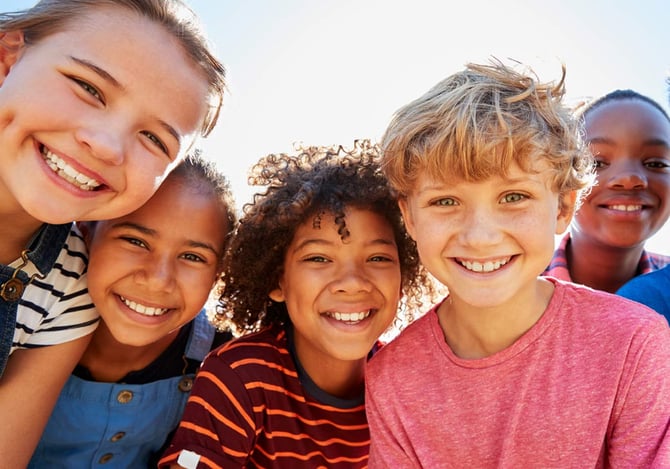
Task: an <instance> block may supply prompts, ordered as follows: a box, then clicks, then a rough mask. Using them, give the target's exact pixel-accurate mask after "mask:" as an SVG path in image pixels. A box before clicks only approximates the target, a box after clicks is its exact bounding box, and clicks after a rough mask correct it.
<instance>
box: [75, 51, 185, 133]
mask: <svg viewBox="0 0 670 469" xmlns="http://www.w3.org/2000/svg"><path fill="white" fill-rule="evenodd" d="M69 57H70V60H72V61H73V62H76V63H78V64H79V65H81V66H82V67H86V68H87V69H89V70H90V71H92V72H93V73H95V74H96V75H98V76H99V77H100V78H102V79H103V80H105V81H106V82H108V83H109V84H111V85H112V86H113V87H114V88H117V89H119V90H121V91H124V90H125V89H126V87H125V86H123V85H122V84H121V83H120V82H119V81H118V80H117V79H116V78H114V77H113V76H112V74H111V73H109V72H108V71H107V70H105V69H104V68H102V67H99V66H98V65H96V64H94V63H93V62H91V61H89V60H86V59H80V58H78V57H74V56H72V55H71V56H69ZM158 122H159V123H160V125H161V127H163V128H164V129H165V130H166V131H167V132H168V133H169V134H170V135H172V136H173V137H174V138H175V140H177V142H178V143H179V144H180V145H181V136H180V135H179V132H177V131H176V130H175V128H174V127H172V126H171V125H170V124H168V123H167V122H165V121H164V120H161V119H158Z"/></svg>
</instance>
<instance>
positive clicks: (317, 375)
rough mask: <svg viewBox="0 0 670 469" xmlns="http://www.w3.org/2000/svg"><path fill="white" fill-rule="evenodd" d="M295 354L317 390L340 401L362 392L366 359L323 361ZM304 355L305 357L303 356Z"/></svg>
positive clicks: (298, 349) (308, 355) (332, 359)
mask: <svg viewBox="0 0 670 469" xmlns="http://www.w3.org/2000/svg"><path fill="white" fill-rule="evenodd" d="M296 354H297V356H298V360H300V364H301V365H302V367H303V368H304V370H305V372H307V374H308V375H309V377H310V378H311V379H312V381H313V382H314V384H316V385H317V386H318V387H319V389H321V390H323V391H325V392H327V393H328V394H330V395H332V396H336V397H339V398H342V399H354V398H356V397H358V396H361V395H362V394H363V392H364V389H365V388H364V381H363V379H364V369H365V361H366V360H367V357H364V358H362V359H358V360H339V359H336V358H332V357H330V358H327V359H325V360H324V359H323V356H319V357H315V356H313V355H312V354H301V353H300V347H299V346H298V344H296ZM303 355H305V356H303Z"/></svg>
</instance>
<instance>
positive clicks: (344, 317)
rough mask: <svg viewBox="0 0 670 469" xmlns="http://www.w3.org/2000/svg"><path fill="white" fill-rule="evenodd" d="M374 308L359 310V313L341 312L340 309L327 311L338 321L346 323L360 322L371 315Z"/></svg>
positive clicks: (328, 314) (329, 315)
mask: <svg viewBox="0 0 670 469" xmlns="http://www.w3.org/2000/svg"><path fill="white" fill-rule="evenodd" d="M371 313H372V310H371V309H369V310H367V311H359V312H357V313H341V312H339V311H330V312H327V313H325V314H326V316H328V317H329V318H332V319H335V320H336V321H342V322H344V323H346V324H358V323H359V322H361V321H362V320H363V319H365V318H367V317H368V316H370V314H371Z"/></svg>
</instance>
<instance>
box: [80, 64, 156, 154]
mask: <svg viewBox="0 0 670 469" xmlns="http://www.w3.org/2000/svg"><path fill="white" fill-rule="evenodd" d="M70 79H71V80H73V81H74V82H75V83H77V85H79V87H81V88H82V89H83V90H84V91H85V92H86V93H88V94H90V95H91V96H92V97H93V98H94V99H96V100H97V101H99V102H100V103H102V104H106V103H105V99H104V98H103V96H102V93H101V92H100V91H98V89H97V88H96V87H95V86H93V85H91V84H90V83H88V82H86V81H84V80H81V79H79V78H75V77H70ZM141 133H142V135H144V136H145V137H147V138H148V139H149V140H150V141H151V143H153V144H154V145H156V146H157V147H158V148H159V149H160V151H162V152H163V153H165V154H166V155H167V154H168V148H167V146H166V145H165V144H164V143H163V142H162V141H161V139H159V138H158V137H157V136H156V135H154V134H153V133H151V132H148V131H142V132H141Z"/></svg>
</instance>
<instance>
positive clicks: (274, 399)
mask: <svg viewBox="0 0 670 469" xmlns="http://www.w3.org/2000/svg"><path fill="white" fill-rule="evenodd" d="M288 337H290V332H289V333H288V334H287V333H285V331H284V330H283V329H281V328H270V329H266V330H264V331H261V332H258V333H256V334H250V335H247V336H244V337H241V338H239V339H236V340H234V341H232V342H230V343H228V344H225V345H224V346H222V347H221V348H219V349H217V350H215V351H214V352H212V353H211V354H210V355H209V356H208V358H207V359H206V360H205V362H204V364H203V367H202V368H201V370H200V371H199V372H198V375H197V377H196V381H195V384H194V387H193V391H192V393H191V397H190V398H189V401H188V403H187V404H186V410H185V412H184V416H183V418H182V422H181V424H180V425H179V428H178V430H177V432H176V435H175V437H174V439H173V440H172V443H171V445H170V447H169V449H168V450H167V452H166V453H165V455H164V457H163V459H162V460H161V461H160V463H159V467H163V468H165V467H169V465H170V464H175V462H176V461H177V458H178V457H179V455H180V452H181V451H182V450H189V451H192V452H195V453H197V454H198V455H199V456H200V462H199V464H198V466H197V467H198V468H223V467H261V468H280V467H281V468H297V467H306V468H317V467H328V468H342V469H344V468H347V469H351V468H362V467H367V461H368V451H369V444H370V437H369V431H368V425H367V421H366V417H365V408H364V405H363V396H362V395H361V396H360V398H359V399H356V400H355V401H347V400H343V399H338V398H335V397H334V396H330V395H327V394H325V393H323V391H320V390H319V389H318V388H316V386H314V383H312V382H311V381H310V380H309V378H308V377H307V376H304V375H303V373H301V372H299V371H298V370H299V369H300V366H299V364H298V366H297V367H296V362H295V361H294V359H293V358H292V354H291V352H290V346H289V343H290V339H288Z"/></svg>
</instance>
